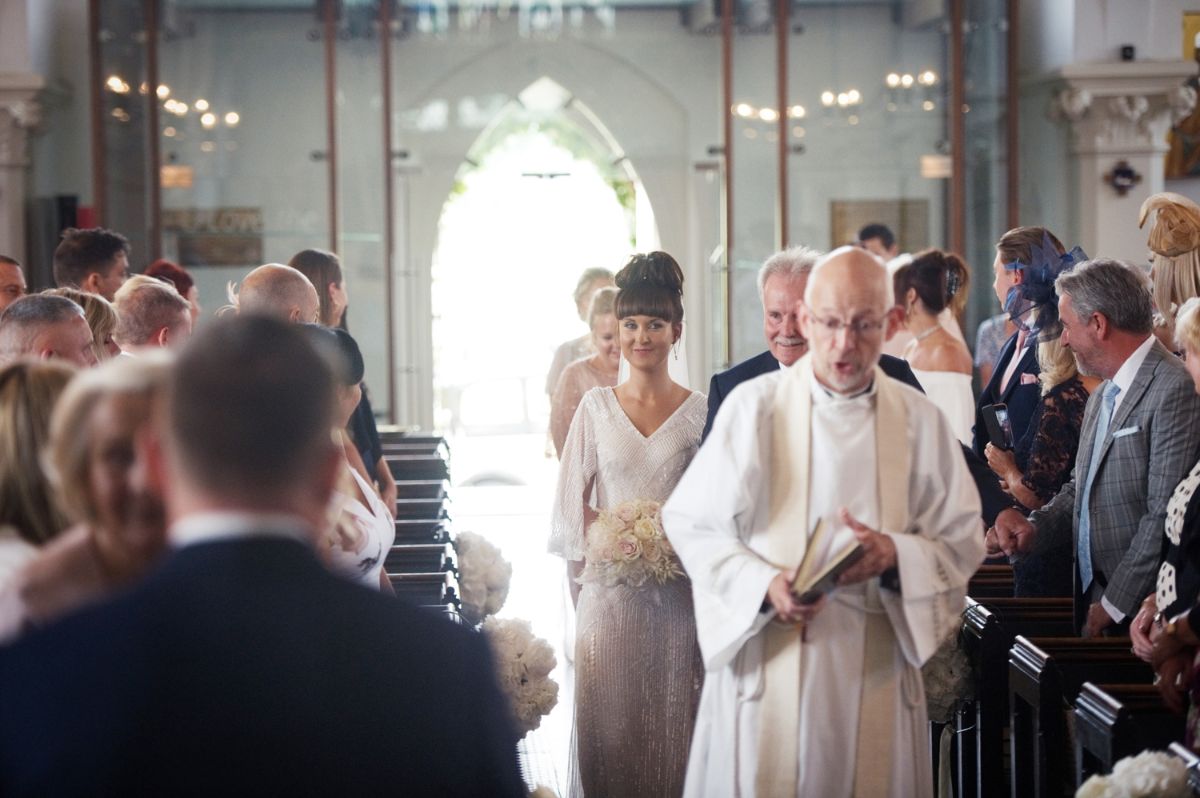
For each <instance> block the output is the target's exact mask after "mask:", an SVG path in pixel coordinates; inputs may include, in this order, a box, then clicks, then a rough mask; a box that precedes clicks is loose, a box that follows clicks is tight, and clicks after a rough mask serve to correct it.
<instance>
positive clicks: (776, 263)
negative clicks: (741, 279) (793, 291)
mask: <svg viewBox="0 0 1200 798" xmlns="http://www.w3.org/2000/svg"><path fill="white" fill-rule="evenodd" d="M819 257H821V253H820V252H818V251H817V250H815V249H813V248H812V247H806V246H803V245H800V246H796V247H790V248H788V249H785V250H783V251H782V252H776V253H775V254H774V255H772V256H771V257H769V258H767V260H766V262H765V263H764V264H763V265H762V268H761V269H759V270H758V298H759V299H763V298H764V297H765V296H766V290H767V280H768V278H770V277H772V276H773V275H776V274H778V275H780V276H782V277H786V278H787V279H789V280H798V279H800V278H802V277H808V275H810V274H812V270H813V265H815V264H816V262H817V258H819Z"/></svg>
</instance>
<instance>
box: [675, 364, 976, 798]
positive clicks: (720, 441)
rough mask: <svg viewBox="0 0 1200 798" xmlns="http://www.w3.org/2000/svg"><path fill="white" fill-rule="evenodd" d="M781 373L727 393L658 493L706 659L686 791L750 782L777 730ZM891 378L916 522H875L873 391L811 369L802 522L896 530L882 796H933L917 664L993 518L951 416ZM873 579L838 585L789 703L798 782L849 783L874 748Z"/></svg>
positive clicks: (819, 785)
mask: <svg viewBox="0 0 1200 798" xmlns="http://www.w3.org/2000/svg"><path fill="white" fill-rule="evenodd" d="M801 362H802V363H803V362H804V361H801ZM797 365H800V364H797ZM876 375H877V377H876V379H886V378H884V377H881V376H879V375H882V372H880V371H878V370H877V371H876ZM786 376H787V371H785V370H781V371H779V372H773V373H770V374H767V375H764V376H762V377H758V378H756V379H753V380H750V381H748V382H745V383H743V384H742V385H740V386H738V387H737V388H736V389H735V390H734V391H733V392H732V393H731V394H730V395H729V397H728V398H727V399H726V400H725V402H724V403H723V404H722V406H721V410H720V412H719V413H718V414H717V418H716V420H715V423H714V425H713V429H712V432H711V434H710V435H709V438H708V439H707V441H706V442H705V444H704V445H703V446H702V447H701V448H700V451H699V453H698V454H697V455H696V457H695V459H694V460H693V461H692V464H691V467H690V468H689V469H688V471H687V472H686V473H685V474H684V476H683V478H682V480H681V481H680V482H679V484H678V486H677V487H676V489H675V492H674V493H673V494H672V496H671V498H670V499H669V500H668V502H667V503H666V505H665V506H664V507H663V526H664V529H665V531H666V533H667V536H668V537H669V539H670V541H671V543H672V545H673V546H674V547H675V550H676V552H677V553H678V555H679V558H680V560H681V561H682V562H683V565H684V568H685V569H686V570H687V572H688V575H689V576H690V577H691V580H692V587H693V596H694V601H695V612H696V626H697V633H698V640H699V644H700V649H701V653H702V654H703V657H704V665H705V670H706V675H705V682H704V688H703V692H702V695H701V699H700V710H699V715H698V717H697V719H696V729H695V734H694V736H693V739H692V748H691V753H690V756H689V762H688V773H687V786H686V789H685V792H684V794H685V796H691V797H692V798H698V797H699V796H712V797H713V798H717V797H718V796H719V797H720V798H728V797H729V796H743V798H748V797H749V796H754V795H755V776H756V769H757V764H758V755H759V750H758V749H759V743H758V741H759V736H760V734H762V733H771V732H770V730H763V729H761V728H760V722H759V720H760V714H761V699H762V696H763V689H764V684H763V683H764V665H763V651H764V637H765V635H764V634H762V630H763V628H764V627H765V626H766V624H767V623H768V622H770V621H771V620H772V619H773V617H774V612H773V611H772V610H768V611H762V610H761V608H762V606H763V602H764V600H765V598H766V594H767V586H768V584H769V583H770V582H771V580H772V579H773V578H774V577H775V575H776V574H778V573H779V572H780V568H779V567H778V566H777V565H773V564H771V563H770V562H768V561H767V560H766V558H765V554H766V552H767V551H768V547H767V545H766V539H767V530H768V520H769V515H770V507H771V496H770V486H771V481H772V480H771V474H770V471H771V463H772V446H773V444H774V443H775V441H774V440H773V437H774V435H773V430H774V412H775V410H774V404H773V403H774V401H775V396H776V391H777V388H778V385H779V381H780V380H781V379H783V378H785V377H786ZM891 387H894V388H896V389H897V390H899V391H900V396H902V397H903V402H904V406H905V408H906V411H907V427H908V429H907V442H908V452H907V456H908V462H909V479H908V509H909V515H910V517H911V520H910V524H909V528H908V529H879V527H880V520H879V515H880V512H879V497H878V495H877V494H878V490H877V488H876V478H875V475H876V462H877V460H876V451H875V448H876V443H875V441H876V438H875V410H874V405H875V396H874V390H872V391H869V392H868V393H866V394H864V395H860V396H858V397H854V398H848V399H847V398H843V397H838V396H834V395H831V394H829V393H828V392H826V391H825V390H824V389H823V388H821V387H820V386H819V385H818V384H817V383H816V381H815V380H813V381H812V397H813V401H812V421H811V447H812V458H811V459H812V463H811V468H810V470H809V488H810V491H809V498H808V515H809V524H808V529H809V530H812V529H813V527H814V526H815V525H816V522H817V520H818V519H819V518H822V517H824V518H826V519H827V521H828V520H834V519H835V518H836V516H837V513H838V510H839V509H840V508H841V507H846V508H847V509H848V510H849V511H850V513H851V515H853V516H854V517H856V518H857V519H858V520H859V521H861V522H863V523H864V524H866V525H867V526H869V527H871V528H872V529H878V530H879V531H881V532H884V533H886V534H889V535H891V537H892V539H893V541H894V542H895V544H896V553H897V560H898V570H899V575H900V590H899V592H897V591H895V590H892V589H889V588H887V587H881V588H879V591H878V592H879V595H880V599H881V600H882V603H883V605H884V609H885V611H886V614H887V619H888V621H889V622H890V623H891V626H892V630H893V632H894V635H895V643H894V646H893V648H894V652H893V657H894V661H895V667H896V670H897V673H898V674H899V684H898V689H896V690H895V692H894V702H895V706H894V707H893V708H892V711H891V713H890V714H891V718H892V727H891V728H890V729H889V730H888V731H887V732H886V733H884V734H882V735H879V736H878V739H877V740H876V743H875V744H876V745H877V746H879V748H878V749H876V751H875V753H879V752H884V751H886V750H887V749H890V754H889V759H890V773H891V777H890V778H889V779H888V783H889V784H890V785H891V786H890V790H889V792H888V795H890V796H897V797H900V796H905V797H907V796H920V798H925V796H928V795H931V794H932V791H933V783H932V772H931V762H930V757H929V734H928V729H927V715H926V709H925V694H924V688H923V685H922V682H921V673H920V670H919V669H920V666H921V665H922V664H923V663H924V662H925V661H926V660H927V659H929V657H931V656H932V655H933V653H934V651H935V650H936V649H937V647H938V645H939V644H940V643H941V641H942V640H944V639H945V638H946V637H947V636H948V635H950V634H951V633H953V632H954V630H955V629H957V628H958V625H959V622H960V614H961V611H962V608H963V606H964V601H965V596H966V586H967V581H968V580H969V579H970V577H971V575H972V574H973V573H974V572H975V570H976V568H977V567H978V565H979V563H980V562H981V561H982V560H983V555H984V547H983V528H982V522H981V520H980V504H979V494H978V493H977V491H976V489H975V486H974V483H973V482H972V481H971V477H970V474H969V472H968V471H967V468H966V466H965V464H964V463H963V458H962V452H961V449H960V447H959V444H958V441H957V439H956V438H955V437H954V433H953V431H952V430H951V429H950V426H949V424H948V423H947V422H946V420H945V419H944V418H943V416H942V415H941V413H940V412H939V411H938V409H937V407H936V406H934V405H933V404H932V403H931V402H930V401H929V400H928V399H926V398H925V397H924V396H923V395H922V394H921V393H920V392H918V391H915V390H913V389H911V388H909V387H907V386H904V385H901V384H899V383H895V384H894V385H893V386H891ZM898 478H899V477H898ZM798 533H799V534H804V531H803V530H798ZM795 565H797V563H790V564H788V567H795ZM874 581H875V582H876V583H878V582H879V580H878V579H876V580H874ZM865 591H866V585H865V583H863V584H858V585H853V586H849V587H843V588H838V589H836V590H835V591H834V593H833V594H832V595H831V596H830V597H829V601H827V603H826V606H825V607H824V609H823V610H822V611H821V612H820V613H819V614H818V615H817V616H816V618H814V619H813V621H812V622H811V623H810V624H809V626H808V628H807V631H806V642H805V643H804V644H803V647H802V663H803V664H802V667H801V672H800V680H801V683H800V706H798V707H797V708H796V711H795V721H796V724H797V728H796V732H797V740H798V745H799V752H798V754H799V765H798V767H799V772H798V773H797V774H796V775H797V781H796V783H797V790H796V795H797V796H822V798H838V796H851V795H854V794H855V790H854V780H855V764H856V762H857V757H859V756H866V757H870V756H872V754H873V752H872V751H858V750H857V747H858V742H857V735H858V726H859V705H860V690H861V687H862V684H861V683H862V675H863V660H864V649H865V645H864V638H865V635H864V628H865V624H866V615H865V613H864V611H863V602H864V598H865ZM768 606H769V605H768Z"/></svg>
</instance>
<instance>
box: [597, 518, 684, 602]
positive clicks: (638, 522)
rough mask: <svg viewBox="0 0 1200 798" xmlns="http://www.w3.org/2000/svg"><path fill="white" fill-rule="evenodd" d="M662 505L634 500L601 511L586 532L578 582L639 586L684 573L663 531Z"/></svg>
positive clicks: (663, 582)
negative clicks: (581, 571)
mask: <svg viewBox="0 0 1200 798" xmlns="http://www.w3.org/2000/svg"><path fill="white" fill-rule="evenodd" d="M661 510H662V506H661V505H660V504H659V503H658V502H655V501H647V500H642V499H635V500H633V501H627V502H622V503H621V504H618V505H617V506H616V507H613V508H612V509H611V510H601V511H600V515H599V517H598V518H597V519H596V520H595V521H593V522H592V525H591V526H589V527H588V531H587V555H586V556H587V565H586V566H585V567H584V569H583V573H582V574H581V575H580V577H579V581H580V582H599V583H600V584H603V585H608V586H610V587H611V586H612V585H621V584H624V585H629V586H630V587H641V586H642V585H644V584H646V583H647V582H649V581H655V582H657V583H658V584H660V585H663V584H666V583H667V582H669V581H671V580H672V579H678V578H679V577H681V576H683V575H684V574H683V568H681V567H680V565H679V558H678V557H676V556H675V549H674V548H672V547H671V542H670V541H669V540H667V536H666V535H665V534H663V528H662V512H661Z"/></svg>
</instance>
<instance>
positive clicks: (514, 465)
mask: <svg viewBox="0 0 1200 798" xmlns="http://www.w3.org/2000/svg"><path fill="white" fill-rule="evenodd" d="M543 441H544V439H543V438H542V437H541V436H506V437H494V438H466V437H464V438H457V439H452V440H451V441H450V445H451V473H452V475H453V478H454V482H455V483H456V484H455V486H454V489H453V493H452V501H453V507H452V513H453V519H452V520H453V523H454V528H455V529H456V530H470V531H472V532H475V533H477V534H480V535H482V536H484V537H485V538H487V539H488V540H490V541H491V542H492V543H494V544H495V545H496V546H498V547H499V548H500V550H501V552H502V553H503V555H504V557H505V558H506V559H507V560H508V561H509V562H510V563H512V566H513V576H512V583H511V586H510V588H509V594H508V600H507V601H506V602H505V605H504V608H503V609H502V610H501V611H500V613H499V616H500V617H506V618H523V619H525V620H527V621H529V622H530V623H531V624H532V625H533V631H534V634H536V635H538V636H539V637H542V638H544V639H545V640H547V641H548V642H549V643H550V644H551V645H552V646H553V647H554V650H555V656H556V657H557V659H558V667H557V668H556V670H555V672H554V674H553V678H554V679H555V681H557V682H558V685H559V694H558V705H557V706H556V707H555V708H554V710H553V711H552V712H551V713H550V714H549V715H548V716H546V717H545V718H543V719H542V725H541V727H540V728H538V729H536V730H535V731H533V732H531V733H530V734H529V735H528V736H527V737H526V738H525V739H524V740H523V741H522V743H521V760H522V763H521V764H522V768H523V769H524V771H525V775H526V778H527V780H528V781H529V783H530V786H531V787H532V786H536V785H538V784H541V785H545V786H546V787H549V788H550V789H552V790H554V792H555V793H557V794H558V795H559V796H563V798H565V796H566V795H567V763H568V757H569V754H570V739H571V703H572V702H571V696H572V692H573V690H572V685H571V683H570V674H569V670H570V668H569V665H568V663H567V662H566V661H565V659H564V656H563V651H564V648H565V644H566V639H567V638H566V635H567V619H568V617H569V612H568V599H567V595H566V577H565V573H566V567H565V565H564V563H563V561H562V560H561V559H559V558H558V557H555V556H552V555H550V554H548V553H547V552H546V542H547V539H548V537H549V534H550V508H551V504H552V502H553V498H554V485H555V480H556V478H557V473H558V464H557V462H556V461H555V460H554V459H553V458H550V459H547V458H546V457H545V454H544V446H543ZM500 473H503V474H507V475H511V476H514V477H518V478H519V479H521V480H522V481H523V482H525V483H526V484H523V485H484V486H477V487H469V486H464V485H462V484H461V483H463V482H466V481H468V480H470V478H471V477H473V476H478V475H480V474H493V475H494V474H500ZM572 634H573V630H572Z"/></svg>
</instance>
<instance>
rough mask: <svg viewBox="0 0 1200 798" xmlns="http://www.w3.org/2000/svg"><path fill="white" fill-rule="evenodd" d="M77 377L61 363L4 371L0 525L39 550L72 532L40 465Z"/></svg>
mask: <svg viewBox="0 0 1200 798" xmlns="http://www.w3.org/2000/svg"><path fill="white" fill-rule="evenodd" d="M74 374H75V369H74V368H73V367H72V366H70V365H67V364H66V363H63V362H61V361H35V360H18V361H17V362H15V363H12V364H11V365H9V366H6V367H5V368H3V369H0V524H2V525H7V526H11V527H14V528H16V530H17V533H18V534H19V535H20V536H21V537H22V538H23V539H24V540H26V541H28V542H29V543H32V544H33V545H35V546H40V545H42V544H43V543H45V542H47V541H48V540H50V539H52V538H54V537H55V536H56V535H58V533H59V532H61V531H62V530H63V529H65V528H66V527H67V518H66V516H65V515H64V514H63V512H62V510H61V508H60V506H59V503H58V501H57V500H56V498H55V496H54V493H53V490H52V489H51V484H50V481H49V480H48V479H47V478H46V474H45V472H44V470H43V469H42V465H41V453H42V450H43V448H44V447H45V445H46V440H47V437H48V433H49V428H50V413H51V411H52V409H53V408H54V405H55V401H56V400H57V399H58V397H59V395H60V394H61V393H62V392H63V389H64V388H65V387H66V386H67V383H68V382H70V380H71V377H72V376H73V375H74Z"/></svg>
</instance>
